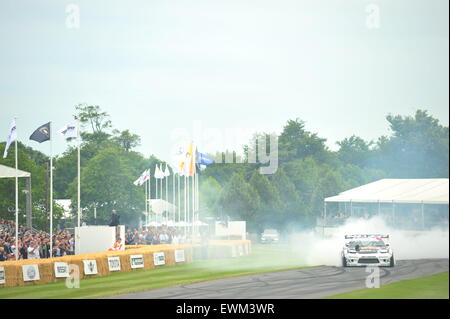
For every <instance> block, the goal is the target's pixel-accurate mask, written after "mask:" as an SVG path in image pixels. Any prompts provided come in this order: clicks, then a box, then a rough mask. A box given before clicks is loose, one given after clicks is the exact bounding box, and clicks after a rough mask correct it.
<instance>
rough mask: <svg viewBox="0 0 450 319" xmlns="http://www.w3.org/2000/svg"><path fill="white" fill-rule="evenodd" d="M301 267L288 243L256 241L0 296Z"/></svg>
mask: <svg viewBox="0 0 450 319" xmlns="http://www.w3.org/2000/svg"><path fill="white" fill-rule="evenodd" d="M296 268H301V261H300V260H299V259H298V257H296V255H295V254H292V253H290V250H289V248H288V247H287V246H283V245H276V246H272V245H271V246H261V245H259V246H258V245H255V246H253V249H252V254H251V255H250V256H245V257H240V258H227V259H216V260H198V261H194V262H192V263H190V264H181V265H175V266H166V267H158V268H156V269H145V270H144V269H141V270H135V271H131V272H121V273H112V274H110V275H107V276H102V277H92V278H85V279H82V280H80V288H73V289H69V288H67V287H66V285H65V281H59V282H55V283H48V284H40V285H38V284H36V285H29V286H22V287H4V288H0V299H3V298H21V299H22V298H23V299H34V298H43V299H67V298H100V297H107V296H113V295H120V294H125V293H132V292H137V291H142V290H148V289H156V288H162V287H168V286H175V285H182V284H189V283H193V282H199V281H205V280H212V279H219V278H224V277H232V276H242V275H249V274H255V273H263V272H271V271H279V270H286V269H296Z"/></svg>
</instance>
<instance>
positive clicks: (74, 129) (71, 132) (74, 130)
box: [59, 122, 78, 138]
mask: <svg viewBox="0 0 450 319" xmlns="http://www.w3.org/2000/svg"><path fill="white" fill-rule="evenodd" d="M59 133H60V134H61V135H62V136H64V138H71V137H75V138H76V137H78V125H77V123H76V122H72V123H70V124H67V125H66V126H64V127H63V128H62V129H61V130H60V131H59Z"/></svg>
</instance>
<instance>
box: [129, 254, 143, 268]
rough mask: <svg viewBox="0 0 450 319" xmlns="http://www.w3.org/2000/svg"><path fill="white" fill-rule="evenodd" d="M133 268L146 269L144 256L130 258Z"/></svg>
mask: <svg viewBox="0 0 450 319" xmlns="http://www.w3.org/2000/svg"><path fill="white" fill-rule="evenodd" d="M130 264H131V268H133V269H134V268H144V256H143V255H131V256H130Z"/></svg>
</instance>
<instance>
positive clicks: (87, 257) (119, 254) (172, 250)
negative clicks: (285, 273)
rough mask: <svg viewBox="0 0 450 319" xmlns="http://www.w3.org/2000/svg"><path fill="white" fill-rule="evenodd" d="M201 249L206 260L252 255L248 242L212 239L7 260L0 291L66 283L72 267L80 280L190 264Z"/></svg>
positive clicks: (0, 277) (2, 265)
mask: <svg viewBox="0 0 450 319" xmlns="http://www.w3.org/2000/svg"><path fill="white" fill-rule="evenodd" d="M200 250H201V251H202V255H203V256H204V257H205V259H206V258H208V259H212V258H228V257H239V256H245V255H248V254H250V253H251V241H250V240H211V241H209V243H208V245H203V246H201V245H134V246H127V247H126V249H125V250H119V251H105V252H98V253H90V254H81V255H71V256H64V257H56V258H48V259H23V260H17V261H6V262H2V263H0V288H1V287H15V286H25V285H33V284H41V283H48V282H56V281H60V280H66V278H67V277H69V275H70V272H71V268H70V267H73V266H71V265H76V266H77V267H75V268H78V270H79V274H78V275H79V279H83V278H87V277H97V276H104V275H108V274H111V273H114V272H128V271H134V270H135V269H150V268H155V267H160V266H163V265H167V266H170V265H175V264H180V263H189V262H192V260H193V256H194V254H195V255H197V256H198V255H199V254H198V252H199V251H200ZM196 252H197V253H196ZM203 252H205V253H206V254H203ZM201 259H203V258H201Z"/></svg>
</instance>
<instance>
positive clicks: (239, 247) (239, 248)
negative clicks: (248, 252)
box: [238, 245, 244, 256]
mask: <svg viewBox="0 0 450 319" xmlns="http://www.w3.org/2000/svg"><path fill="white" fill-rule="evenodd" d="M238 254H239V256H242V255H243V254H244V248H243V247H242V245H239V246H238Z"/></svg>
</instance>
